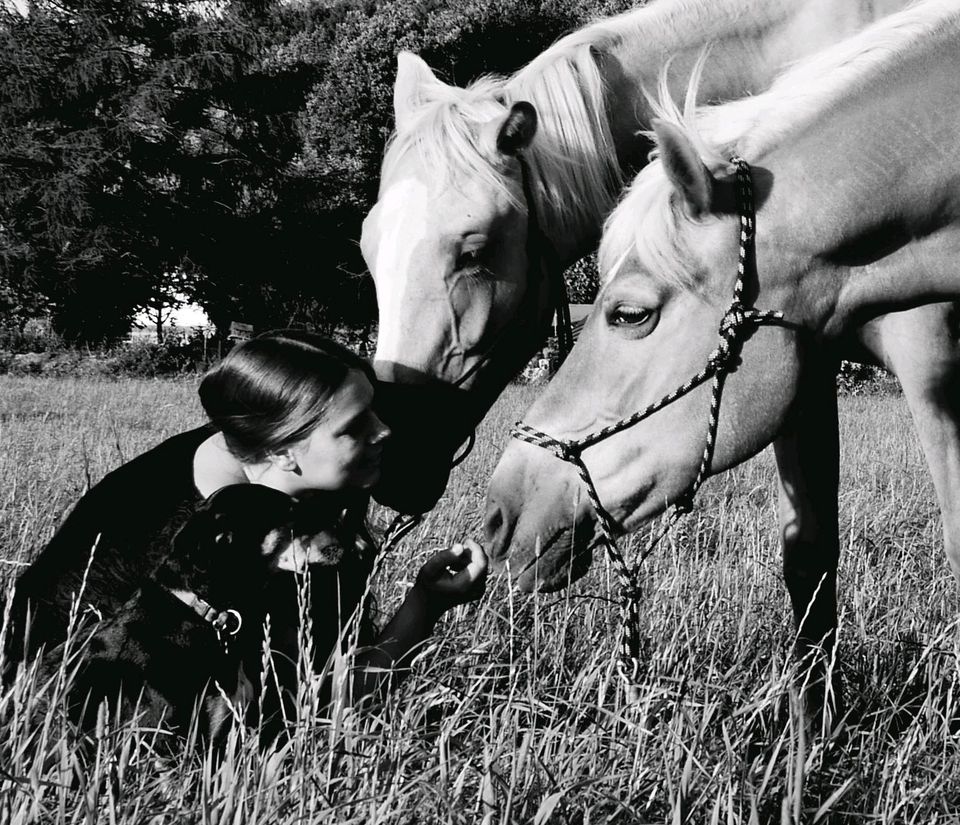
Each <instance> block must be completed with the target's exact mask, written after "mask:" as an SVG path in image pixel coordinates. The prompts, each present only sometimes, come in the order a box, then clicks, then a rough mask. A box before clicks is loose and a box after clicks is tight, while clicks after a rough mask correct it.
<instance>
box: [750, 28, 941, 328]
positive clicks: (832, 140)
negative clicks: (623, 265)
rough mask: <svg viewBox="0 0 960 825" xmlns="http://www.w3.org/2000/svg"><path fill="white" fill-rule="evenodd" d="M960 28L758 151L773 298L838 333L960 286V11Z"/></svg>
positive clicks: (761, 227) (765, 260)
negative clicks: (959, 86) (959, 139)
mask: <svg viewBox="0 0 960 825" xmlns="http://www.w3.org/2000/svg"><path fill="white" fill-rule="evenodd" d="M954 30H955V34H954V36H953V37H946V38H944V40H943V42H942V43H941V44H940V46H938V47H937V48H934V49H924V50H922V51H920V52H919V53H917V54H914V55H911V56H910V57H909V58H908V59H906V60H904V61H903V62H902V63H901V64H899V65H896V66H892V67H888V68H886V69H885V70H884V71H883V72H882V73H878V74H877V75H876V76H874V78H873V79H872V82H870V83H867V84H861V85H860V86H858V87H857V88H855V90H853V91H852V92H851V93H850V94H849V95H847V96H846V97H845V98H844V99H843V100H842V101H839V102H837V103H835V104H834V105H832V106H831V108H830V110H829V112H828V113H826V114H825V115H823V116H821V117H820V118H818V119H817V120H816V121H815V122H812V123H809V124H807V125H806V126H804V127H802V128H801V129H800V130H799V132H796V133H793V134H790V135H785V136H784V137H783V138H782V139H781V142H780V143H778V145H777V146H776V147H775V148H772V149H770V150H769V151H768V152H767V154H766V155H764V156H763V157H760V158H758V159H757V163H756V168H757V178H758V180H763V178H765V177H766V178H767V179H768V180H769V181H771V182H772V183H769V184H767V185H766V186H764V184H761V186H760V187H759V190H758V192H759V194H760V196H761V198H763V197H764V194H765V192H766V191H769V196H768V197H766V199H765V202H764V203H763V206H762V207H761V209H760V212H759V214H758V218H757V250H758V251H757V265H758V271H759V274H760V278H761V280H762V282H763V283H765V284H766V285H769V286H772V290H771V291H769V292H768V294H767V297H765V298H764V299H763V303H764V306H765V307H770V308H778V309H779V308H782V309H784V310H785V311H786V312H787V314H788V315H789V316H794V317H796V318H797V320H799V321H801V322H806V323H807V324H808V326H811V327H813V328H815V329H818V330H819V331H821V332H822V333H823V334H824V335H825V336H827V337H834V336H835V335H836V334H840V333H842V332H843V331H844V330H845V329H847V328H849V327H850V326H852V325H858V324H859V323H862V321H863V320H864V319H865V318H868V317H874V316H876V315H880V314H883V313H886V312H890V311H897V310H902V309H908V308H910V307H912V306H915V305H917V304H920V303H928V302H933V301H942V300H952V299H956V298H957V297H958V296H960V277H958V275H957V272H956V266H955V261H956V260H957V258H958V256H960V179H958V178H957V175H956V169H957V168H958V166H960V149H958V148H957V144H956V141H955V136H956V134H957V133H958V132H960V101H958V99H957V96H956V93H955V89H956V80H955V78H956V77H957V74H958V73H960V52H958V50H957V49H956V46H955V42H956V41H955V37H956V34H960V15H958V19H957V21H956V23H955V24H954ZM904 124H908V125H907V127H906V128H904ZM778 288H780V289H781V290H782V291H781V293H780V297H777V296H776V291H777V289H778ZM781 300H782V301H785V302H787V303H786V305H784V306H781V305H780V303H781ZM771 302H776V304H777V305H776V306H774V304H773V303H771ZM791 302H792V305H791Z"/></svg>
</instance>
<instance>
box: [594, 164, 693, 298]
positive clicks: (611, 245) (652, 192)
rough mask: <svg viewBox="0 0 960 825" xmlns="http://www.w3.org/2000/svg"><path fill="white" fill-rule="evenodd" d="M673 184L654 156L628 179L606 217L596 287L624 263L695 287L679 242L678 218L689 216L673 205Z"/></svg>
mask: <svg viewBox="0 0 960 825" xmlns="http://www.w3.org/2000/svg"><path fill="white" fill-rule="evenodd" d="M672 194H673V186H672V185H671V183H670V181H669V180H668V178H667V176H666V175H665V174H664V173H663V168H662V164H661V163H660V162H659V161H655V162H653V163H651V164H650V165H648V166H646V167H645V168H644V169H643V170H642V171H641V172H640V174H639V175H637V177H636V178H635V179H634V181H633V183H632V184H631V185H630V188H629V189H628V190H627V192H626V193H625V194H624V196H623V200H621V202H620V204H619V205H618V206H617V208H616V209H614V210H613V212H612V213H611V214H610V216H609V217H608V218H607V221H606V224H605V226H604V229H603V236H602V239H601V241H600V249H599V251H598V258H597V264H598V268H599V270H600V282H601V285H602V286H606V285H608V284H609V283H610V282H611V281H612V280H613V279H614V278H616V277H617V275H618V274H619V273H620V272H621V271H623V269H624V268H625V266H626V264H627V263H628V262H633V263H636V264H639V267H640V269H641V270H642V271H643V272H644V274H646V275H648V276H649V277H651V278H653V279H654V280H656V281H659V282H660V283H664V284H668V285H670V286H674V287H678V288H680V289H682V290H689V289H692V288H693V287H694V286H695V283H696V281H695V278H694V275H693V268H692V266H691V263H690V255H689V252H688V250H687V248H686V247H685V245H684V244H683V242H682V239H681V236H680V232H679V228H680V221H684V220H689V218H688V217H687V216H686V214H685V213H683V212H682V211H681V210H680V209H679V207H678V206H677V205H675V204H674V202H673V200H674V199H673V198H672Z"/></svg>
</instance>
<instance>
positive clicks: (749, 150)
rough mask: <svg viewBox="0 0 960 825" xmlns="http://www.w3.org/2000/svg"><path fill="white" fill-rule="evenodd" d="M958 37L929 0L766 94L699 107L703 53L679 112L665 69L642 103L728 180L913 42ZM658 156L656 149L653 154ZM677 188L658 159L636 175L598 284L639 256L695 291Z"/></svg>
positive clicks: (657, 275) (946, 0) (951, 0)
mask: <svg viewBox="0 0 960 825" xmlns="http://www.w3.org/2000/svg"><path fill="white" fill-rule="evenodd" d="M958 32H960V8H958V6H957V3H956V0H925V2H919V3H917V4H915V5H912V6H910V7H908V8H907V9H905V10H903V11H901V12H899V13H897V14H893V15H891V16H889V17H887V18H884V19H882V20H881V21H880V22H878V23H875V24H874V25H872V26H870V27H868V28H867V29H865V30H864V31H862V32H860V33H859V34H857V35H855V36H853V37H851V38H849V39H848V40H845V41H842V42H841V43H839V44H837V45H835V46H831V47H829V48H827V49H826V50H824V51H823V52H821V53H819V54H816V55H814V56H813V57H810V58H807V59H805V60H802V61H799V62H798V63H797V64H796V65H795V66H793V67H792V68H790V69H789V70H787V71H786V72H784V73H783V74H782V75H780V77H779V78H778V79H777V80H776V81H775V82H774V83H773V85H772V86H771V87H770V89H769V90H768V91H767V92H764V93H763V94H759V95H756V96H754V97H749V98H745V99H743V100H738V101H733V102H732V103H725V104H719V105H714V106H704V107H700V108H697V107H696V105H695V101H696V94H697V88H698V86H699V82H700V74H701V70H702V68H703V63H704V60H705V55H702V56H701V58H700V60H698V61H697V64H696V65H695V67H694V70H693V72H692V73H691V77H690V83H689V85H688V87H687V92H686V97H685V103H684V108H683V110H682V111H681V110H680V109H679V108H678V107H677V105H676V103H675V101H674V100H673V99H672V97H671V96H670V94H669V91H668V89H667V85H666V68H665V69H664V72H663V73H661V76H660V85H659V89H658V97H657V99H656V100H654V99H649V98H648V100H649V102H650V105H651V107H652V108H653V111H654V112H655V114H656V117H658V118H659V119H661V120H664V121H666V122H668V123H670V124H672V125H673V126H675V127H677V128H678V129H680V130H682V131H683V132H684V133H685V135H686V136H687V137H688V139H689V140H690V141H691V142H692V143H693V145H694V147H695V148H696V149H697V151H698V153H699V154H700V157H701V160H703V162H704V164H705V165H706V167H707V168H708V169H709V170H710V171H711V172H712V173H714V174H729V173H730V172H731V171H732V169H731V168H730V167H729V160H728V159H729V158H730V157H732V156H733V155H739V156H741V157H743V158H745V159H747V160H748V161H755V160H757V159H759V158H760V157H762V156H763V155H765V154H766V153H768V152H770V151H771V150H773V149H775V148H776V147H778V146H780V145H782V144H783V143H784V142H785V141H787V140H788V139H790V138H791V137H795V136H796V135H797V134H798V133H800V132H801V131H803V130H804V129H806V128H807V127H809V126H810V125H811V124H813V123H815V122H816V121H817V119H818V117H819V116H820V115H822V114H823V113H824V112H826V111H827V110H829V109H830V108H831V107H832V106H834V105H836V104H838V103H839V102H840V101H842V100H844V99H845V98H846V97H847V96H849V95H851V94H856V93H857V92H858V91H859V90H860V89H862V88H863V87H864V86H865V85H866V84H867V83H868V82H870V81H871V80H873V79H875V78H876V77H877V76H878V74H879V73H880V72H881V71H883V72H889V71H890V70H891V69H892V68H893V67H896V66H898V65H901V64H902V62H903V61H904V60H906V59H907V58H908V57H909V56H910V55H911V54H912V53H913V52H914V50H915V47H916V46H917V44H919V43H923V44H924V45H925V47H926V48H934V47H936V46H938V45H941V44H942V43H943V42H944V40H945V39H947V38H955V37H956V36H957V34H958ZM656 154H657V149H656V148H654V150H653V152H652V153H651V157H653V158H655V157H656ZM673 191H674V190H673V186H672V185H671V183H670V181H669V180H668V179H667V177H666V175H665V173H664V171H663V166H662V164H661V163H659V162H656V161H655V162H652V163H650V164H649V165H648V166H646V167H645V168H644V169H643V170H641V172H640V173H639V174H638V175H637V176H636V178H635V179H634V181H633V183H632V184H631V185H630V187H629V188H628V189H627V191H626V193H625V194H624V195H623V197H622V199H621V201H620V203H619V205H618V206H617V207H616V209H614V211H613V212H612V213H611V214H610V216H609V217H608V218H607V221H606V224H605V226H604V230H603V237H602V240H601V243H600V250H599V259H598V264H599V269H600V277H601V282H602V283H607V282H609V281H610V280H611V279H612V278H614V277H615V276H616V274H617V273H618V272H619V271H620V269H621V268H622V267H623V265H624V264H625V263H626V262H627V261H628V260H630V259H631V258H636V259H637V260H639V261H642V262H643V265H644V270H645V271H646V272H648V273H649V274H650V275H651V276H652V277H653V278H654V279H657V280H659V281H661V282H664V283H668V284H673V285H676V286H680V287H681V288H692V287H693V286H694V283H695V282H694V276H693V274H692V260H691V255H690V252H689V250H686V249H685V248H683V246H682V245H681V243H680V235H679V233H678V232H677V228H678V226H679V223H680V222H681V221H691V220H693V219H692V218H690V217H689V216H688V215H687V213H686V212H685V211H684V210H682V209H680V208H679V207H678V206H677V205H676V204H674V203H673V202H672V196H673ZM706 220H711V219H710V218H707V219H706ZM701 222H702V221H701Z"/></svg>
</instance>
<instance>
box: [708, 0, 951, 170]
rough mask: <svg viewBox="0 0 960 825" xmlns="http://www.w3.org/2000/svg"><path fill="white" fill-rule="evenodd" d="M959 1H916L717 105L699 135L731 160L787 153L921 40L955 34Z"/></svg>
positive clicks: (931, 41) (709, 108) (710, 109)
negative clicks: (783, 148) (785, 147)
mask: <svg viewBox="0 0 960 825" xmlns="http://www.w3.org/2000/svg"><path fill="white" fill-rule="evenodd" d="M958 22H960V10H958V7H957V4H956V0H915V2H914V3H913V4H911V5H910V6H908V7H907V8H905V9H903V10H901V11H899V12H897V13H895V14H891V15H889V16H887V17H884V18H881V19H880V20H879V21H877V22H876V23H874V24H873V25H871V26H868V27H867V28H865V29H863V30H862V31H860V32H858V33H857V34H855V35H853V36H852V37H849V38H846V39H844V40H842V41H840V42H839V43H836V44H834V45H832V46H830V47H828V48H826V49H824V50H823V51H821V52H818V53H816V54H813V55H811V56H809V57H806V58H804V59H802V60H799V61H797V62H796V63H795V64H794V65H793V66H792V67H790V68H789V69H787V70H786V71H784V72H782V73H781V74H780V75H779V76H778V77H777V79H776V80H775V81H774V82H773V84H771V86H770V88H769V89H768V90H767V91H765V92H763V93H762V94H758V95H755V96H753V97H746V98H743V99H742V100H736V101H732V102H730V103H724V104H720V105H714V106H704V107H702V108H701V109H700V111H699V112H698V114H697V117H696V124H697V131H699V132H700V134H702V135H706V136H708V137H709V141H710V143H711V144H712V145H713V146H714V147H716V148H717V149H718V150H720V151H721V152H722V153H723V154H724V155H725V156H729V155H731V154H739V155H741V156H743V157H745V158H747V159H748V160H749V159H751V158H756V157H759V156H761V155H763V154H765V153H766V152H768V151H770V150H771V149H773V148H775V147H776V146H779V145H780V144H781V143H783V141H784V140H785V139H786V138H787V137H788V136H790V135H796V134H797V133H798V132H799V131H800V130H801V129H803V128H804V127H805V126H807V125H809V124H810V123H811V122H812V121H814V120H815V118H816V116H817V115H818V114H819V113H821V112H823V111H825V110H826V109H827V108H828V107H829V106H831V105H832V104H834V103H836V102H838V101H839V100H841V99H842V98H843V97H844V96H845V95H847V94H850V92H851V90H853V89H858V88H861V87H862V86H864V85H866V83H868V82H869V81H870V80H871V79H872V78H873V77H875V76H876V73H877V71H879V70H884V71H888V70H889V69H890V68H891V65H897V64H898V63H899V62H901V61H902V60H903V59H905V58H906V57H907V56H908V55H909V54H910V52H911V50H912V48H913V46H914V45H915V44H917V43H919V42H921V41H928V42H930V43H931V44H933V43H935V42H936V41H938V40H939V39H941V38H942V37H943V36H945V35H949V34H952V33H955V32H956V31H957V28H958Z"/></svg>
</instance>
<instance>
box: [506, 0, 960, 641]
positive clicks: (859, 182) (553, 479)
mask: <svg viewBox="0 0 960 825" xmlns="http://www.w3.org/2000/svg"><path fill="white" fill-rule="evenodd" d="M957 77H960V4H958V3H957V2H955V0H953V2H927V3H925V4H921V5H918V6H917V7H915V8H913V9H911V10H908V11H905V12H902V13H900V14H898V15H895V16H893V17H891V18H887V19H886V20H884V21H881V22H880V23H878V24H875V25H874V26H873V27H871V28H870V29H868V30H866V31H865V32H862V33H861V34H859V35H857V36H855V37H854V38H852V39H850V40H848V41H846V42H844V43H843V44H841V45H840V46H837V47H833V48H832V49H830V50H828V51H827V52H825V53H823V54H821V55H819V56H817V57H815V58H813V59H812V60H808V61H806V62H804V63H801V64H800V65H798V66H797V67H796V68H794V69H792V70H791V71H789V72H787V73H786V74H785V75H784V76H783V77H782V78H780V79H779V80H778V81H777V82H776V83H774V85H773V87H772V88H771V90H770V91H768V92H766V93H764V94H762V95H758V96H756V97H755V98H752V99H750V100H747V101H743V102H737V103H733V104H728V105H726V106H719V107H713V108H708V109H707V111H706V113H705V114H703V115H701V118H702V122H703V123H704V124H705V128H706V129H707V135H709V134H710V132H709V129H716V128H717V127H716V126H715V124H717V123H723V124H725V126H724V132H725V138H724V141H723V143H722V144H717V143H712V142H711V141H709V139H707V138H705V137H698V135H697V134H696V132H695V131H693V130H692V129H691V128H689V117H688V118H686V119H684V118H682V117H681V116H680V115H679V114H678V113H676V111H675V110H672V111H671V107H669V106H666V105H665V104H663V112H664V119H663V120H658V121H656V122H655V132H656V138H657V146H658V152H659V155H660V157H659V159H658V160H657V161H655V162H654V163H652V164H651V165H649V166H647V167H646V168H645V169H644V170H643V171H642V172H641V173H640V174H639V175H638V176H637V178H636V180H635V181H634V183H633V184H632V186H631V187H630V190H629V191H628V193H627V194H626V196H625V197H624V199H623V201H622V202H621V203H620V205H619V206H618V207H617V209H616V210H615V211H614V213H613V214H612V215H611V217H610V219H609V221H608V223H607V226H606V228H605V231H604V236H603V240H602V242H601V247H600V265H601V273H602V276H603V285H602V289H601V292H600V295H599V298H598V300H597V303H596V305H595V308H594V310H593V312H592V314H591V316H590V318H589V319H588V321H587V323H586V325H585V327H584V329H583V332H582V334H581V336H580V339H579V341H578V343H577V346H576V347H575V348H574V351H573V353H572V354H571V356H570V357H569V358H568V359H567V361H566V362H565V363H564V365H563V366H562V368H561V369H560V370H559V372H558V373H557V375H556V376H555V377H554V379H553V381H552V382H551V383H550V385H549V386H548V387H547V389H546V390H545V392H544V393H543V394H542V395H541V396H540V397H539V398H538V399H537V401H536V402H535V403H534V405H533V406H532V407H531V409H530V410H529V411H528V413H527V415H526V417H525V421H526V424H525V425H523V426H521V428H520V429H519V434H520V435H521V436H523V437H525V438H529V439H530V440H531V441H534V442H537V443H539V444H540V445H541V446H548V447H549V448H550V449H549V450H545V449H541V448H540V447H538V446H534V445H532V444H530V443H522V442H520V441H514V442H512V443H511V444H510V445H509V446H508V447H507V449H506V451H505V452H504V454H503V456H502V458H501V461H500V463H499V465H498V467H497V469H496V471H495V473H494V475H493V477H492V479H491V482H490V487H489V512H488V528H489V533H490V535H489V538H490V539H491V542H492V546H491V549H492V553H493V555H494V556H495V557H497V558H499V559H500V560H503V559H509V561H510V567H511V571H512V572H513V574H514V575H515V576H516V577H517V579H518V581H519V583H520V585H521V586H523V587H526V588H533V587H535V586H538V585H539V586H542V587H545V588H557V587H562V586H564V585H565V584H566V582H567V581H568V580H569V578H570V576H571V575H572V576H573V577H574V578H575V577H576V576H577V575H579V574H581V573H582V572H583V571H584V570H585V569H586V567H587V566H589V563H590V557H591V550H592V546H593V545H594V542H595V541H596V539H597V536H596V535H595V528H597V527H599V528H600V529H601V531H602V530H603V529H607V528H609V529H610V531H611V532H612V533H614V534H616V533H617V532H627V531H632V530H635V529H637V528H638V527H639V525H641V524H642V523H643V522H645V521H646V520H648V519H650V518H651V517H652V516H655V515H656V514H658V513H660V512H661V511H663V510H664V509H665V507H666V506H667V505H668V504H670V503H675V502H679V501H683V499H684V498H685V497H686V495H687V494H688V493H689V492H690V491H691V489H695V487H696V486H697V485H698V484H699V480H700V475H701V473H700V468H701V463H705V465H706V469H707V471H708V472H711V473H717V472H719V471H721V470H723V469H725V468H728V467H731V466H733V465H735V464H737V463H739V462H741V461H743V460H745V459H746V458H748V457H750V456H751V455H753V454H755V453H756V452H757V451H758V450H760V449H761V448H763V447H764V446H765V445H767V444H768V443H770V441H771V440H772V439H774V438H775V437H776V436H777V435H778V434H779V433H781V432H782V431H783V430H784V428H785V427H789V426H791V418H792V416H793V415H795V414H797V413H798V412H799V413H800V414H801V415H802V414H804V412H805V411H804V410H803V409H802V407H801V408H799V409H798V407H797V405H796V402H797V401H798V400H802V393H803V391H804V390H805V386H804V384H805V382H806V381H807V380H808V373H807V367H808V366H809V357H810V355H811V354H812V353H815V352H816V351H817V350H820V349H821V348H822V347H824V346H827V345H829V343H830V342H832V341H836V340H838V339H840V338H842V337H843V336H844V334H846V333H847V331H848V330H850V329H851V328H855V327H857V326H858V325H860V324H861V323H862V322H863V319H864V318H865V317H868V316H870V315H871V314H875V313H877V312H885V311H889V310H897V309H901V308H904V307H911V306H914V305H917V304H919V303H922V302H924V301H930V300H945V299H953V298H956V297H957V296H960V273H958V271H957V260H958V255H960V174H958V170H960V149H958V146H960V96H958V95H957ZM661 99H662V98H661ZM688 100H689V98H688ZM734 155H736V156H741V157H743V158H745V159H746V161H749V163H750V164H752V165H753V183H754V186H753V193H754V195H755V199H756V203H757V213H756V235H755V242H754V243H755V247H754V251H753V255H752V256H751V255H750V254H749V251H750V249H749V247H750V243H749V238H750V236H751V235H752V232H749V231H748V232H747V234H746V235H745V237H746V239H747V240H746V241H745V242H744V245H743V247H744V250H745V251H744V261H745V267H744V278H743V279H742V280H743V281H745V284H746V287H745V292H744V293H743V295H742V304H740V305H738V304H737V302H736V301H735V300H734V298H735V286H734V284H735V282H736V281H737V280H738V275H737V271H738V258H739V255H738V253H739V251H740V232H739V231H738V224H737V221H738V215H741V216H742V215H748V210H747V207H746V206H745V205H744V204H746V202H747V200H748V197H749V195H750V187H749V185H748V186H747V187H746V194H742V187H741V188H737V187H736V186H735V180H736V179H735V178H734V177H733V175H732V169H733V168H734V167H733V165H732V164H731V161H730V158H731V156H734ZM739 219H740V220H747V219H746V218H739ZM751 257H752V260H751ZM754 307H755V308H757V309H754ZM769 310H779V311H781V312H782V315H783V319H784V320H783V321H778V320H777V319H776V318H771V317H770V316H768V315H759V316H757V315H756V313H758V312H767V311H769ZM768 322H770V325H767V323H768ZM718 329H719V330H720V335H719V336H718V332H717V331H718ZM708 364H709V365H710V366H711V368H713V369H717V370H719V371H720V373H721V378H720V388H721V389H722V395H721V396H720V398H721V399H722V403H720V406H719V426H718V428H717V429H715V430H714V432H713V435H710V434H709V429H710V428H708V421H711V420H712V419H711V415H712V412H711V409H712V407H713V405H714V402H715V400H716V397H715V396H714V395H713V394H711V392H710V391H709V388H708V383H707V382H706V381H703V382H702V383H697V382H696V381H694V380H692V379H694V378H703V377H704V370H705V367H706V366H707V365H708ZM724 375H725V378H724ZM813 380H819V379H818V378H817V377H816V376H814V379H813ZM661 399H672V400H670V401H669V403H666V404H665V406H663V407H662V408H661V410H660V411H658V412H653V413H652V414H650V415H649V416H646V417H642V412H641V411H649V410H650V409H652V408H654V407H656V406H658V401H659V400H661ZM954 402H956V399H954ZM641 418H642V420H641ZM632 422H635V423H632ZM627 425H629V426H627ZM608 435H609V437H607V436H608ZM923 437H924V439H925V440H926V446H927V450H928V459H930V458H931V457H932V456H931V455H930V452H931V449H933V448H935V447H936V444H935V442H934V443H933V444H931V439H932V437H931V436H930V434H929V433H923ZM835 440H836V431H835V429H831V430H829V431H828V432H827V433H826V442H827V446H829V447H830V449H833V448H834V447H835V445H834V443H833V442H835ZM584 444H586V445H587V446H586V448H585V449H581V447H582V446H583V445H584ZM705 445H707V446H706V447H705ZM558 456H560V457H563V458H566V459H567V460H568V461H569V460H570V459H573V460H575V461H576V460H577V459H578V458H579V459H581V460H582V465H580V467H579V471H578V467H577V466H575V465H573V464H571V463H565V462H563V461H561V460H560V457H558ZM704 457H706V460H705V461H704ZM954 466H955V465H954ZM958 480H960V479H957V478H954V479H953V481H954V483H956V482H957V481H958ZM584 484H585V485H586V490H587V492H590V493H591V496H588V495H586V494H583V495H581V492H582V491H583V490H584ZM831 492H832V491H831ZM593 495H595V496H596V500H597V501H598V502H599V505H600V506H599V507H595V506H592V504H591V503H590V501H588V499H589V498H591V497H592V496H593ZM577 500H579V504H577V505H576V511H574V510H575V508H574V506H573V504H572V502H574V501H577ZM955 506H956V502H955V503H954V507H955ZM955 538H956V536H955V535H954V539H955ZM947 553H948V556H949V559H950V562H951V564H952V565H953V568H954V571H955V572H957V573H958V574H960V545H958V544H957V542H956V541H955V540H954V541H948V543H947ZM836 561H837V558H836V555H835V554H833V555H829V556H828V555H823V554H810V555H808V556H805V557H795V558H794V559H792V560H790V563H789V564H788V565H787V567H786V572H787V576H786V578H787V585H788V588H789V590H790V595H791V597H792V600H793V605H794V610H795V612H796V614H797V617H798V619H799V618H800V617H801V616H802V615H803V612H804V610H806V609H807V607H808V606H809V607H810V613H809V617H808V619H807V620H806V621H805V622H804V626H803V627H802V628H800V630H801V633H800V639H801V645H806V644H810V643H815V642H820V641H822V640H826V642H827V644H830V643H831V642H832V638H833V632H834V630H835V627H836V597H835V581H836Z"/></svg>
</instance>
